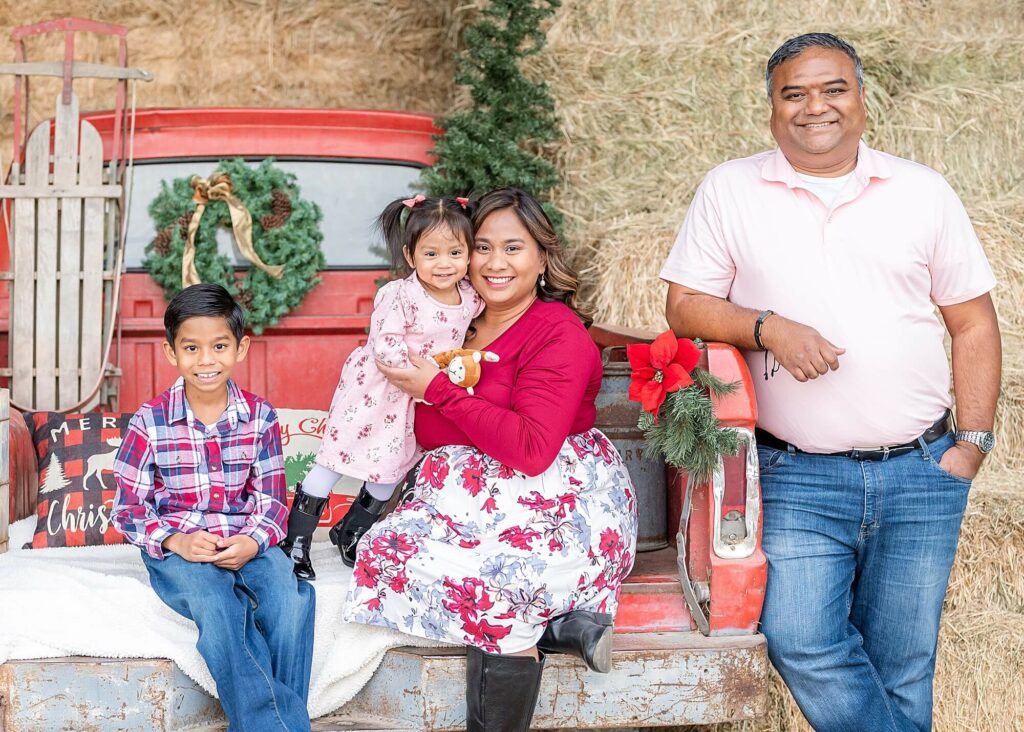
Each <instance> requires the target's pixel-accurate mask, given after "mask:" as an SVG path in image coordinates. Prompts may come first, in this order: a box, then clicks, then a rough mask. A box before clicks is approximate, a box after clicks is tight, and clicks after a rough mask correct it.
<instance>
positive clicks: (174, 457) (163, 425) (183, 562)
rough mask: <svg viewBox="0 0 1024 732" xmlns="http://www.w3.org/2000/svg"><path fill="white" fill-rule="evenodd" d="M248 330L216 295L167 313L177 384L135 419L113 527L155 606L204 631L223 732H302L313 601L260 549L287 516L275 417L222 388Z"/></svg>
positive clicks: (168, 350)
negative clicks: (135, 549) (139, 567)
mask: <svg viewBox="0 0 1024 732" xmlns="http://www.w3.org/2000/svg"><path fill="white" fill-rule="evenodd" d="M243 326H244V317H243V314H242V309H241V308H240V307H239V306H238V304H237V303H235V302H234V300H232V299H231V296H230V295H229V294H228V292H227V290H225V289H224V288H223V287H221V286H220V285H207V284H203V285H193V286H192V287H188V288H186V289H184V290H182V291H181V293H179V294H178V295H177V297H175V298H174V299H173V300H172V301H171V303H170V304H169V305H168V306H167V312H166V313H165V314H164V328H165V330H166V336H167V340H166V341H165V342H164V344H163V345H164V354H165V355H166V356H167V360H168V361H170V362H171V364H172V365H173V366H175V367H176V368H177V369H178V372H179V373H180V374H181V376H180V377H179V378H178V380H177V381H176V382H175V383H174V385H173V386H172V387H171V388H170V389H168V390H167V391H165V392H164V393H163V394H161V395H160V396H158V397H157V398H156V399H153V400H152V401H150V402H147V403H146V404H144V405H142V407H140V408H139V411H138V412H136V414H135V416H134V417H133V418H132V420H131V423H130V425H129V427H128V430H127V432H126V434H125V436H124V441H123V443H122V444H121V447H120V449H119V450H118V452H117V457H116V459H115V462H114V475H115V478H116V481H117V497H116V498H115V500H114V509H113V512H112V520H113V523H114V526H116V527H117V529H118V531H120V532H121V533H122V534H124V535H125V537H126V538H127V539H128V541H130V542H131V543H132V544H135V545H136V546H139V547H140V548H141V549H142V559H143V561H144V563H145V565H146V568H147V569H148V570H149V577H150V582H151V584H152V586H153V590H154V591H155V592H156V593H157V595H159V596H160V599H161V600H163V601H164V602H165V603H166V604H167V605H168V606H170V607H171V608H172V609H173V610H175V611H176V612H177V613H179V614H180V615H184V616H185V617H186V618H189V619H191V620H194V621H195V623H196V625H197V626H198V627H199V642H198V643H197V644H196V647H197V648H198V649H199V653H200V654H201V655H202V656H203V658H204V659H206V663H207V666H209V668H210V673H211V674H212V676H213V678H214V681H215V682H216V683H217V693H218V695H219V696H220V701H221V705H222V706H223V707H224V712H225V714H226V715H227V717H228V721H229V724H230V729H231V730H244V732H262V731H263V730H276V731H278V732H280V731H281V730H287V731H288V732H298V731H300V730H302V731H304V732H308V730H309V729H310V722H309V714H308V713H307V711H306V697H307V693H308V687H309V675H310V665H311V663H312V656H313V634H312V628H313V610H314V604H315V597H314V595H313V590H312V588H311V586H310V585H309V584H307V583H305V582H297V580H296V579H295V576H294V575H293V574H292V563H291V560H289V559H288V557H286V556H285V555H284V554H283V553H282V552H280V551H268V550H269V549H270V548H271V547H272V546H274V545H275V544H277V543H278V542H279V541H280V540H281V538H282V537H283V536H284V532H285V527H284V524H285V521H286V517H287V513H288V510H287V507H286V506H285V503H284V500H285V478H284V464H283V462H282V458H281V433H280V429H279V427H278V423H277V413H276V412H275V411H274V409H273V407H271V406H270V404H268V403H267V402H266V401H264V400H263V399H261V398H260V397H258V396H255V395H253V394H249V393H247V392H244V391H242V390H241V389H239V388H238V386H237V385H236V384H235V382H234V381H232V380H231V372H232V371H233V370H234V368H235V364H236V363H238V362H239V361H242V360H243V359H244V358H245V355H246V352H247V351H248V350H249V337H248V336H245V335H243V332H242V331H243Z"/></svg>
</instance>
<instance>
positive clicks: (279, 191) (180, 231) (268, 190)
mask: <svg viewBox="0 0 1024 732" xmlns="http://www.w3.org/2000/svg"><path fill="white" fill-rule="evenodd" d="M217 170H218V171H219V172H225V173H228V174H229V175H230V176H231V182H232V184H233V185H234V190H235V195H236V196H237V197H238V198H239V199H240V200H241V201H242V203H244V204H245V206H246V208H248V209H249V212H250V213H251V214H252V222H253V226H252V228H253V248H254V249H255V250H256V253H257V254H259V256H260V258H261V259H262V260H263V261H264V262H266V263H267V264H282V265H284V273H283V275H282V276H281V278H280V279H277V278H275V277H272V276H271V275H269V274H267V273H266V272H264V271H263V270H261V269H259V268H257V267H250V268H249V270H248V271H247V272H246V273H245V274H244V276H242V277H241V278H239V277H238V276H236V274H235V271H234V267H233V266H232V264H231V262H230V260H229V259H228V258H227V257H225V256H224V255H222V254H219V253H218V252H217V239H216V237H217V230H218V229H220V228H222V227H227V228H230V226H231V217H230V214H229V213H228V207H227V204H226V203H224V202H223V201H210V202H209V203H208V204H207V206H206V212H205V213H204V214H203V217H202V219H201V220H200V222H199V229H198V231H197V232H196V238H195V243H196V258H195V265H196V270H197V271H198V272H199V275H200V278H201V279H202V281H203V282H216V283H219V284H221V285H224V287H226V288H227V290H228V291H229V292H230V293H231V294H232V295H233V296H234V297H235V298H236V299H237V300H238V302H239V304H241V305H242V308H243V309H244V310H245V311H246V323H247V325H248V326H249V327H250V328H251V329H252V331H253V332H254V333H256V334H260V333H262V332H263V329H264V328H266V327H267V326H268V325H273V324H274V323H277V322H278V321H279V320H280V319H281V318H282V317H283V316H285V315H287V314H288V312H289V311H290V310H292V309H293V308H295V307H297V306H298V305H299V304H300V303H301V302H302V300H303V298H305V296H306V294H307V293H308V292H309V291H310V290H312V289H313V287H315V286H316V285H317V284H318V283H319V282H320V279H319V278H318V277H317V272H319V271H320V270H321V269H323V268H324V263H325V260H324V255H323V252H322V251H321V249H320V243H321V242H322V241H323V234H322V233H321V231H320V220H321V218H322V216H321V212H320V208H319V207H318V206H317V205H316V204H315V203H312V202H311V201H306V200H304V199H302V198H301V197H300V196H299V188H298V186H297V185H296V183H295V176H294V175H293V174H291V173H286V172H285V171H283V170H281V169H280V168H277V167H275V166H274V165H273V160H272V159H271V158H267V159H265V160H263V161H262V162H261V163H260V165H259V166H258V167H257V168H256V169H253V168H251V167H250V166H249V165H248V164H247V163H246V162H245V161H244V160H242V159H241V158H238V159H235V160H225V161H222V162H221V163H220V164H219V165H218V166H217ZM190 180H191V176H188V177H185V178H177V179H175V180H174V181H172V182H171V183H170V184H168V183H167V181H164V182H162V183H161V185H160V193H159V194H158V195H157V196H156V198H154V199H153V202H152V203H151V204H150V206H149V214H150V216H152V217H153V221H154V223H155V224H156V229H157V234H156V237H155V238H154V239H153V241H152V242H150V244H149V245H148V246H147V247H146V258H145V260H144V262H143V264H144V266H145V267H146V269H147V270H148V271H149V274H150V275H151V276H152V277H153V279H154V280H156V282H157V283H158V284H159V285H160V286H161V287H162V288H163V289H164V295H165V297H166V298H167V299H168V300H170V299H171V298H173V297H174V296H175V295H177V294H178V292H180V291H181V256H182V253H183V252H184V250H185V241H186V239H187V237H188V223H189V221H190V220H191V218H192V213H193V212H194V211H195V208H196V204H195V202H194V201H193V200H192V193H193V192H192V186H191V185H190Z"/></svg>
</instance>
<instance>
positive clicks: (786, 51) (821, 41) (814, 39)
mask: <svg viewBox="0 0 1024 732" xmlns="http://www.w3.org/2000/svg"><path fill="white" fill-rule="evenodd" d="M811 48H831V49H832V50H833V51H842V52H843V53H845V54H846V55H847V56H849V57H850V60H851V61H853V68H854V72H855V73H856V75H857V87H858V88H859V89H863V88H864V64H863V63H861V60H860V56H858V55H857V51H856V50H855V49H854V47H853V46H851V45H850V44H849V43H847V42H846V41H844V40H843V39H842V38H840V37H839V36H834V35H832V34H831V33H804V34H803V35H802V36H794V37H793V38H790V39H789V40H788V41H786V42H785V43H783V44H782V45H781V46H779V47H778V48H776V49H775V53H773V54H772V57H771V58H770V59H768V65H767V66H766V67H765V70H764V81H765V85H766V86H767V87H768V100H769V101H771V98H772V76H773V75H774V74H775V69H776V67H777V66H778V65H779V64H781V63H782V62H783V61H789V60H790V59H791V58H796V57H797V56H799V55H800V54H801V53H803V52H804V51H806V50H808V49H811Z"/></svg>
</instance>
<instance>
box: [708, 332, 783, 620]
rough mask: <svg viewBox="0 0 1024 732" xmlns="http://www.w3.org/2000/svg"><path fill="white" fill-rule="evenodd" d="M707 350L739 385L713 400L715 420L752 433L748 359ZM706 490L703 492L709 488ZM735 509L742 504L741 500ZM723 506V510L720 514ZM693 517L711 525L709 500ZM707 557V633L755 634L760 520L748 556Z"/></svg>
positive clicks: (712, 363)
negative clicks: (709, 629) (708, 618)
mask: <svg viewBox="0 0 1024 732" xmlns="http://www.w3.org/2000/svg"><path fill="white" fill-rule="evenodd" d="M707 353H708V368H709V370H710V371H711V373H713V374H714V375H715V376H717V377H718V378H720V379H722V380H723V381H726V382H737V383H738V384H739V388H737V389H736V391H735V392H733V393H732V394H730V395H729V396H726V397H723V398H721V399H718V400H716V401H715V413H716V415H717V416H718V419H719V421H720V422H721V424H722V426H724V427H742V428H745V429H748V430H751V431H753V429H754V426H755V425H756V423H757V400H756V398H755V396H754V382H753V380H752V379H751V378H750V371H749V370H748V369H747V362H746V361H745V360H744V359H743V357H742V356H741V355H740V353H739V351H737V350H736V349H735V348H733V347H732V346H727V345H725V344H723V343H709V344H708V346H707ZM727 479H728V475H727ZM704 489H705V496H706V495H707V486H704ZM739 508H741V509H742V508H743V505H742V501H740V505H739ZM726 510H728V509H727V508H725V509H723V514H724V513H725V511H726ZM694 516H695V517H697V516H706V517H707V525H708V527H711V525H712V521H713V520H714V507H713V505H712V502H711V501H707V500H706V499H705V506H704V509H703V512H702V513H697V506H694ZM707 556H708V558H709V562H710V574H711V606H710V624H711V635H732V634H736V633H755V632H757V623H758V620H759V619H760V617H761V607H762V605H764V591H765V584H766V581H767V577H768V560H767V559H766V558H765V556H764V552H763V551H762V550H761V521H758V523H757V545H756V547H755V549H754V553H753V554H752V555H751V556H749V557H747V558H746V559H722V558H721V557H719V556H718V555H717V554H715V552H714V551H713V550H711V551H709V552H708V553H707Z"/></svg>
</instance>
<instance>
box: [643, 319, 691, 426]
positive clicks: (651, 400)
mask: <svg viewBox="0 0 1024 732" xmlns="http://www.w3.org/2000/svg"><path fill="white" fill-rule="evenodd" d="M626 355H627V356H628V357H629V365H630V366H632V367H633V380H632V382H630V384H629V398H630V399H631V400H632V401H634V402H640V405H641V407H643V410H644V411H645V412H650V413H651V414H653V415H654V417H655V418H657V416H658V410H659V409H660V408H661V403H662V402H664V401H665V397H666V396H667V395H668V394H670V393H671V392H673V391H678V390H679V389H682V388H683V387H686V386H689V385H690V384H692V383H693V379H692V378H691V377H690V372H691V371H693V369H694V368H696V366H697V362H698V361H699V360H700V349H698V348H697V346H696V345H695V344H694V342H693V341H691V340H690V339H689V338H676V336H675V334H674V333H673V332H672V331H670V330H666V331H665V332H664V333H662V334H661V335H659V336H658V337H657V338H655V339H654V343H651V344H649V345H648V344H647V343H635V344H633V345H630V346H626Z"/></svg>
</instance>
